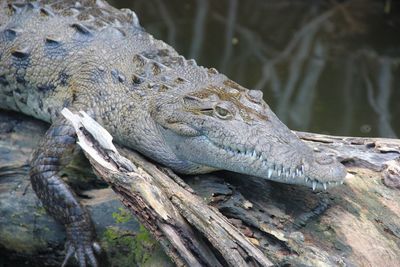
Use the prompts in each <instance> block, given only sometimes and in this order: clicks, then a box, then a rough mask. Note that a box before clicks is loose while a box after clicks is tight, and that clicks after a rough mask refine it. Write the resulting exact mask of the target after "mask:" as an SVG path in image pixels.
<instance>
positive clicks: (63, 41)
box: [0, 0, 346, 266]
mask: <svg viewBox="0 0 400 267" xmlns="http://www.w3.org/2000/svg"><path fill="white" fill-rule="evenodd" d="M48 2H51V1H48ZM64 107H68V108H69V109H71V110H74V111H79V110H84V111H86V112H88V113H89V114H90V115H91V116H93V117H94V118H95V119H96V120H97V121H98V122H100V123H101V124H102V125H103V126H104V127H105V128H106V129H107V130H108V131H109V132H110V133H111V134H112V135H113V136H114V138H115V140H116V141H117V142H118V143H120V144H123V145H125V146H128V147H131V148H133V149H136V150H137V151H139V152H141V153H143V154H144V155H146V156H148V157H149V158H152V159H154V160H156V161H158V162H159V163H161V164H164V165H166V166H168V167H171V168H172V169H174V170H176V171H177V172H180V173H187V174H194V173H206V172H211V171H214V170H219V169H224V170H230V171H234V172H240V173H244V174H249V175H254V176H259V177H262V178H265V179H269V180H274V181H279V182H283V183H291V184H300V185H308V186H310V187H313V188H314V189H315V188H326V187H329V186H331V185H336V184H338V183H341V182H343V180H344V178H345V175H346V171H345V168H344V166H343V165H341V164H340V163H338V162H337V161H336V160H335V159H333V158H330V157H329V156H318V157H317V156H316V155H315V153H313V151H312V150H311V149H310V148H309V147H308V146H307V145H306V144H305V143H303V142H302V141H301V140H299V139H298V138H297V137H296V135H294V134H293V133H292V132H291V131H290V130H289V129H288V128H287V127H286V126H285V125H284V124H283V123H282V122H281V121H280V120H279V119H278V118H277V117H276V115H275V114H274V113H273V112H272V111H271V109H270V108H269V107H268V105H267V104H266V103H265V102H264V101H263V98H262V93H261V91H256V90H248V89H246V88H243V87H242V86H240V85H238V84H236V83H235V82H233V81H232V80H230V79H228V78H227V77H226V76H225V75H223V74H219V73H218V72H217V71H216V70H215V69H207V68H204V67H201V66H198V65H196V63H195V61H193V60H186V59H185V58H183V57H182V56H180V55H179V54H177V52H176V51H175V50H174V49H173V48H172V47H170V46H168V45H167V44H165V43H164V42H162V41H159V40H155V39H154V38H153V37H152V36H151V35H150V34H148V33H146V32H145V31H144V30H143V29H142V28H141V27H140V26H139V23H138V19H137V17H136V15H135V13H134V12H132V11H130V10H117V9H115V8H112V7H111V6H109V5H108V4H107V3H105V2H103V1H82V2H81V4H79V3H77V2H76V1H62V2H57V3H55V4H49V3H46V1H39V2H34V3H29V4H17V3H14V4H7V3H6V2H5V1H4V0H0V108H3V109H9V110H15V111H19V112H22V113H25V114H28V115H31V116H33V117H36V118H38V119H42V120H44V121H47V122H49V123H51V127H50V129H49V130H48V132H47V133H46V136H45V137H44V138H43V141H42V143H41V144H40V146H39V147H38V149H37V151H36V152H35V154H34V156H33V159H32V163H31V181H32V185H33V188H34V190H35V191H36V193H37V195H38V196H39V198H40V199H41V200H42V202H43V204H44V206H45V207H46V209H47V210H48V212H49V213H51V214H52V215H53V216H54V217H55V218H56V219H57V220H59V221H60V222H61V223H63V224H64V225H65V226H66V229H67V237H68V249H67V256H66V258H65V261H64V264H65V263H66V262H67V261H68V259H69V258H70V256H71V255H73V254H74V253H75V254H76V255H77V258H78V260H79V263H80V266H85V265H86V264H87V262H89V263H90V264H91V265H93V266H97V262H96V258H95V256H94V250H95V248H97V247H98V246H97V245H96V243H95V242H94V240H95V237H94V235H93V231H92V229H93V228H92V225H91V221H90V218H89V216H88V215H87V212H86V211H85V209H84V208H83V207H82V206H81V205H80V204H79V202H78V201H77V200H76V197H75V195H74V194H73V193H72V192H71V191H70V189H69V187H68V186H67V185H66V184H65V183H64V182H63V181H62V179H60V177H59V176H58V174H57V173H58V172H59V170H60V169H61V168H62V167H63V166H65V165H66V164H68V163H69V161H70V157H71V154H72V152H73V150H74V149H75V146H76V145H75V141H76V136H75V133H74V130H73V129H72V127H71V125H70V124H69V123H67V122H66V121H65V119H63V117H62V116H60V111H61V110H62V109H63V108H64Z"/></svg>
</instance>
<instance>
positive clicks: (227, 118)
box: [152, 80, 346, 189]
mask: <svg viewBox="0 0 400 267" xmlns="http://www.w3.org/2000/svg"><path fill="white" fill-rule="evenodd" d="M218 84H219V85H210V86H207V87H205V88H201V89H196V90H192V92H191V93H187V94H186V95H183V96H182V94H180V93H176V94H175V95H174V94H169V95H168V96H165V95H164V96H163V97H162V98H160V99H158V100H157V101H155V103H154V105H153V110H152V117H153V119H154V120H155V122H156V124H157V125H159V126H160V127H159V128H160V131H161V133H162V135H163V139H164V140H165V143H166V144H168V146H169V147H170V149H171V150H172V151H173V153H174V154H175V156H176V157H177V158H179V159H181V160H182V161H185V162H189V163H191V164H188V165H185V166H187V168H186V167H183V168H180V167H179V166H178V167H176V166H175V169H177V170H178V171H180V172H184V173H195V172H197V173H199V172H207V171H210V170H218V169H224V170H230V171H234V172H239V173H244V174H249V175H253V176H258V177H262V178H265V179H269V180H274V181H279V182H283V183H291V184H303V185H307V186H310V187H313V188H314V189H315V188H320V189H321V188H325V189H326V188H327V187H329V186H332V185H336V184H339V183H342V182H343V180H344V178H345V175H346V170H345V168H344V166H343V165H342V164H340V163H339V162H338V161H337V160H336V159H334V158H332V157H329V156H326V155H318V154H317V153H315V152H314V151H313V150H312V149H311V148H310V147H309V146H307V145H306V144H305V143H304V142H302V141H301V140H300V139H299V138H298V137H297V136H296V135H295V134H294V133H292V131H291V130H290V129H288V128H287V127H286V126H285V125H284V124H283V123H282V122H281V121H280V120H279V119H278V118H277V116H276V115H275V114H274V113H273V112H272V111H271V109H270V108H269V107H268V105H267V104H266V103H265V102H264V100H263V97H262V92H261V91H258V90H248V89H245V88H243V87H241V86H239V85H238V84H236V83H234V82H233V81H231V80H225V81H223V82H220V83H218ZM188 166H190V167H188ZM193 166H196V168H193Z"/></svg>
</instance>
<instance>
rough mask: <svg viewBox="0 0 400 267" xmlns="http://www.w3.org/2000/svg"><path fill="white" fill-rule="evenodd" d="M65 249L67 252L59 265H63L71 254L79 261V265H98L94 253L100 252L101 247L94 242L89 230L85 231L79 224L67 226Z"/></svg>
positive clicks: (84, 266) (63, 266)
mask: <svg viewBox="0 0 400 267" xmlns="http://www.w3.org/2000/svg"><path fill="white" fill-rule="evenodd" d="M66 230H67V238H68V241H67V242H66V249H67V254H66V256H65V259H64V261H63V263H62V265H61V267H65V266H66V265H67V263H68V261H69V259H70V258H71V256H72V255H75V258H76V259H77V261H78V262H79V266H80V267H86V266H88V265H87V263H89V266H92V267H98V263H97V259H96V256H95V254H100V251H101V248H100V245H99V244H98V243H97V242H94V241H93V240H94V236H93V234H92V232H91V231H85V230H84V229H82V227H81V225H74V226H72V227H67V229H66Z"/></svg>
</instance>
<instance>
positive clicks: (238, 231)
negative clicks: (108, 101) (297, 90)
mask: <svg viewBox="0 0 400 267" xmlns="http://www.w3.org/2000/svg"><path fill="white" fill-rule="evenodd" d="M70 116H71V117H70V118H72V119H73V120H76V123H77V125H79V124H80V123H81V122H80V121H79V120H81V119H82V117H81V116H76V115H71V114H70ZM88 122H89V123H90V120H89V121H87V120H86V122H84V123H88ZM90 125H91V124H90ZM46 127H47V126H46V124H44V123H42V122H39V121H36V120H34V119H31V118H27V117H24V116H21V115H16V114H11V113H0V213H1V214H2V216H1V217H0V247H2V250H1V251H2V254H0V265H1V263H2V262H1V261H3V264H4V263H5V264H4V265H5V266H7V264H11V263H14V264H15V262H16V259H17V258H18V259H19V262H20V263H21V264H22V263H26V264H28V265H30V266H33V265H36V266H43V265H48V266H54V265H57V264H59V263H60V262H61V261H62V249H63V242H64V233H63V229H62V228H61V227H59V226H58V225H57V224H56V223H55V222H54V221H53V220H52V219H51V218H50V217H48V216H46V215H45V214H43V208H41V207H40V203H39V202H38V201H37V199H36V197H35V196H34V195H33V194H32V190H31V189H30V186H29V179H28V177H27V168H28V162H29V161H28V159H29V155H30V153H31V151H32V149H33V148H34V146H35V144H36V143H37V141H38V139H39V138H40V137H41V136H42V134H43V132H44V131H45V129H46ZM86 129H89V132H90V127H89V128H83V131H86ZM95 131H96V132H98V130H97V129H96V130H95ZM297 134H298V135H299V136H300V137H301V138H302V139H303V140H305V141H306V142H308V143H309V145H310V146H312V147H314V148H315V150H316V151H322V152H324V153H332V154H334V155H336V156H337V157H338V158H339V159H340V160H341V161H342V162H343V163H345V164H346V167H347V168H348V172H349V173H350V174H351V175H350V176H351V177H349V178H348V179H347V181H346V183H345V184H344V185H343V186H339V187H336V188H333V189H330V190H329V191H327V192H326V191H323V192H321V191H318V192H313V191H312V190H311V189H308V188H305V187H300V186H291V185H286V184H278V183H273V182H268V181H265V180H263V179H259V178H255V177H248V176H244V175H240V174H234V173H230V172H218V173H214V174H209V175H199V176H191V177H182V178H183V179H181V178H180V177H178V176H176V175H175V174H173V173H172V172H171V171H169V170H168V169H165V168H162V167H160V166H156V165H154V164H153V163H150V162H149V161H147V160H146V159H144V158H142V157H141V156H140V155H138V154H137V153H135V152H133V151H130V150H128V149H126V148H122V147H118V151H119V152H118V151H117V149H115V148H114V147H113V145H112V144H111V139H110V138H108V139H107V138H106V139H105V138H104V136H107V135H106V134H101V135H96V140H95V139H93V136H92V135H90V134H89V135H85V136H83V135H81V137H85V138H86V139H81V138H80V140H79V142H80V144H81V146H83V148H84V150H86V149H87V150H86V154H87V156H88V157H89V159H90V162H91V164H92V166H93V168H94V170H95V172H96V174H97V175H98V176H100V177H102V178H103V179H104V180H105V181H107V183H109V184H110V185H111V187H112V189H113V190H114V191H115V192H116V193H117V194H116V195H117V196H118V197H119V198H120V199H121V200H122V203H123V204H124V205H125V206H126V207H128V209H129V210H131V211H132V212H133V213H134V214H135V215H136V217H137V218H138V220H139V221H140V222H141V223H142V224H143V225H144V226H145V227H146V228H147V229H148V230H149V231H150V232H151V233H152V235H153V236H154V237H155V238H156V239H157V240H158V241H159V242H160V244H161V246H162V248H163V249H164V251H165V252H166V253H167V254H168V255H169V256H170V258H171V259H172V260H173V261H174V262H175V263H176V264H177V265H186V266H195V265H211V266H218V265H229V266H246V265H248V266H268V265H271V262H272V263H273V264H275V265H287V266H290V265H291V266H299V265H302V264H303V265H309V266H352V265H356V266H360V265H361V266H399V265H400V256H399V255H400V194H399V188H400V186H399V183H400V182H399V170H400V167H399V166H400V164H399V158H400V141H399V140H394V139H373V138H353V137H333V136H324V135H317V134H310V133H300V132H299V133H297ZM105 148H106V149H105ZM119 153H121V154H122V155H123V156H121V155H120V154H119ZM126 158H128V159H129V160H130V161H128V160H126ZM81 161H82V160H79V158H78V160H76V161H75V162H78V164H76V165H75V166H71V167H70V168H69V171H68V172H73V173H74V175H75V176H76V174H77V173H78V174H80V175H78V176H79V177H80V176H85V177H92V176H93V174H91V173H90V172H88V171H87V166H86V165H84V164H81V163H79V162H81ZM79 164H80V165H79ZM85 166H86V167H85ZM66 175H68V173H67V174H66ZM68 176H72V175H68ZM72 183H73V186H74V184H75V185H76V187H78V189H79V188H80V189H81V194H80V195H81V196H82V197H84V198H85V200H84V203H85V204H86V205H88V206H89V208H90V210H91V213H92V216H93V217H94V221H95V222H96V228H97V232H98V236H99V237H100V238H103V237H104V236H105V234H104V232H106V233H108V232H107V230H108V229H115V228H112V227H118V231H131V232H125V236H124V234H121V235H119V236H118V235H115V236H112V234H115V232H112V234H110V233H108V234H109V235H111V236H112V237H111V239H112V240H114V241H115V240H120V239H121V238H124V237H126V236H129V237H132V243H133V245H131V243H129V242H128V243H124V242H121V244H118V245H119V247H118V249H117V250H114V251H120V250H121V249H122V250H123V251H124V250H125V251H127V253H126V254H125V255H124V256H125V260H126V261H124V262H122V261H121V259H118V260H119V262H118V263H117V265H119V266H129V265H130V264H135V263H136V264H138V265H141V266H143V265H145V264H148V265H152V264H153V265H154V262H158V263H156V264H158V265H162V266H165V265H167V264H170V263H169V262H168V260H167V259H166V258H165V257H163V256H160V255H162V253H161V252H160V251H159V249H157V245H155V244H154V243H151V241H149V240H147V239H146V240H145V241H143V240H142V239H135V236H137V235H140V234H141V232H140V231H141V230H140V229H138V225H137V223H136V222H134V221H132V220H128V221H127V220H125V218H126V216H127V214H126V212H124V210H121V209H120V208H121V207H120V205H119V203H118V201H115V199H116V196H115V194H113V193H112V192H110V190H109V189H107V188H104V184H103V185H102V184H100V185H98V186H97V187H99V186H100V187H102V188H100V189H91V190H90V191H86V190H87V189H88V188H90V187H89V186H85V184H93V182H92V183H89V182H88V181H87V180H86V181H82V180H79V181H72ZM82 184H83V186H82ZM112 203H113V204H112ZM102 205H103V206H102ZM104 207H108V208H104ZM109 213H111V214H113V215H114V216H112V215H111V214H109ZM96 214H97V215H96ZM117 221H119V222H117ZM110 227H111V228H110ZM102 229H103V230H102ZM104 229H105V230H104ZM118 233H121V232H118ZM113 238H114V239H113ZM206 240H207V241H206ZM146 242H147V243H150V245H146V244H143V243H146ZM102 243H103V242H102ZM111 245H114V244H111ZM111 245H106V246H105V249H106V250H107V252H109V250H110V246H111ZM146 246H147V247H146ZM103 247H104V244H103ZM138 247H139V248H140V249H143V248H144V249H147V250H148V252H146V253H147V254H146V255H147V256H143V255H139V256H137V259H135V257H134V256H133V258H132V257H131V256H129V255H130V254H129V252H131V251H135V252H137V250H139V249H138ZM111 250H112V248H111ZM110 254H112V253H109V255H110ZM136 254H140V253H136ZM150 254H151V256H149V255H150ZM141 256H142V257H141ZM113 260H115V258H112V257H111V259H110V261H113ZM152 261H153V262H152ZM144 263H145V264H144Z"/></svg>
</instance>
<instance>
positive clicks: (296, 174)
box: [207, 138, 343, 190]
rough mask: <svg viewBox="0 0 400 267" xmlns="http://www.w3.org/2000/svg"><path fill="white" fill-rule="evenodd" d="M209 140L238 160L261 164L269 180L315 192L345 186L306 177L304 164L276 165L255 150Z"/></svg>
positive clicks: (339, 182) (341, 182) (340, 182)
mask: <svg viewBox="0 0 400 267" xmlns="http://www.w3.org/2000/svg"><path fill="white" fill-rule="evenodd" d="M207 140H208V141H209V142H210V143H211V144H212V145H213V146H215V147H217V148H218V149H220V150H222V151H223V152H225V153H226V154H228V155H229V156H232V157H236V158H237V157H242V158H248V159H252V160H253V162H256V161H258V162H261V166H262V168H264V169H266V172H267V177H268V179H269V180H272V181H278V182H287V183H296V184H303V185H306V186H309V187H311V188H312V189H313V190H315V189H317V188H318V189H324V190H327V189H328V188H329V187H334V186H337V185H339V184H343V181H338V182H336V181H329V182H320V181H318V180H317V179H314V178H311V177H309V176H307V175H305V166H304V164H301V165H299V166H296V167H295V168H291V167H285V166H283V165H282V164H275V163H272V162H269V161H268V160H267V159H266V158H265V157H263V156H262V153H261V152H258V151H256V150H254V149H248V150H241V149H239V148H232V147H229V146H223V145H220V144H217V143H215V142H213V141H211V140H210V139H208V138H207Z"/></svg>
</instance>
